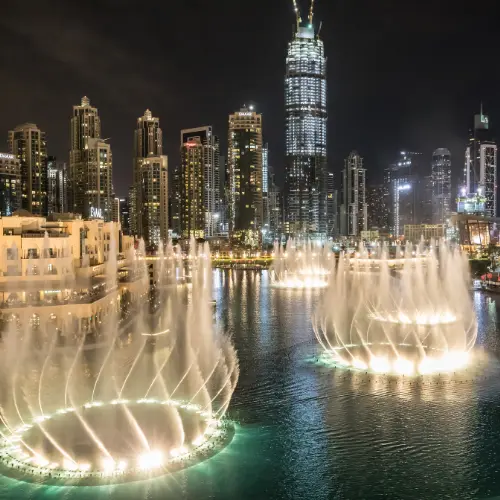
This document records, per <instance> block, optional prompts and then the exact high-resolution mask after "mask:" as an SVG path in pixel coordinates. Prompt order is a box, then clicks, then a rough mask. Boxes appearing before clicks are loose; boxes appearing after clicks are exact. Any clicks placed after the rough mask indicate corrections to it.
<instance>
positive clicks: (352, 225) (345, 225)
mask: <svg viewBox="0 0 500 500" xmlns="http://www.w3.org/2000/svg"><path fill="white" fill-rule="evenodd" d="M340 228H341V233H342V235H343V236H359V235H360V234H361V231H366V230H367V228H368V206H367V204H366V169H364V168H363V158H361V156H360V155H359V154H358V153H357V152H356V151H351V153H350V154H349V156H348V157H347V158H346V159H345V166H344V170H343V171H342V206H341V209H340Z"/></svg>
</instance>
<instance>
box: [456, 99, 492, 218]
mask: <svg viewBox="0 0 500 500" xmlns="http://www.w3.org/2000/svg"><path fill="white" fill-rule="evenodd" d="M489 128H490V123H489V119H488V116H486V115H485V114H483V107H482V106H481V111H480V113H479V114H478V115H475V116H474V128H473V129H471V130H470V133H469V143H468V145H467V148H466V150H465V180H464V181H465V182H464V184H465V190H466V195H468V196H471V197H473V196H474V195H475V194H478V195H480V196H484V198H485V207H484V209H485V210H484V211H485V215H488V216H490V217H496V215H497V145H496V143H495V142H494V141H493V138H492V136H491V132H490V130H489Z"/></svg>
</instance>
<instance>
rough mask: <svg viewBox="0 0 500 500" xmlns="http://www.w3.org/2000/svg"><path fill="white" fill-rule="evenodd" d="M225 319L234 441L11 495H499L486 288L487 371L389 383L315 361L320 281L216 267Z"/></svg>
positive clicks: (496, 396) (480, 299)
mask: <svg viewBox="0 0 500 500" xmlns="http://www.w3.org/2000/svg"><path fill="white" fill-rule="evenodd" d="M216 278H217V279H216V285H217V290H216V296H215V298H216V299H217V315H218V323H219V324H220V325H221V326H222V327H224V328H225V329H226V330H227V331H228V332H229V333H231V334H232V335H233V338H234V342H235V344H236V347H237V349H238V355H239V358H240V367H241V374H240V381H239V385H238V388H237V391H236V393H235V395H234V398H233V401H232V404H231V415H232V416H233V417H235V418H237V419H239V420H241V421H242V425H241V426H240V427H239V429H238V432H237V435H236V437H235V439H234V441H233V442H232V444H231V445H230V446H229V447H228V448H226V449H225V450H224V451H223V452H222V453H220V454H219V455H217V456H216V457H214V458H213V459H211V460H209V461H207V462H205V463H203V464H200V465H198V466H196V467H194V468H192V469H189V470H187V471H184V472H180V473H178V474H175V475H174V476H172V477H169V478H161V479H156V480H152V481H149V482H143V483H135V484H127V485H121V486H116V487H100V488H62V487H61V488H55V487H44V486H40V485H33V484H25V483H20V482H16V481H14V480H10V479H7V478H0V498H12V499H22V498H30V499H39V498H40V499H41V498H44V499H50V498H57V499H59V498H64V499H66V498H68V499H76V500H83V499H92V500H97V499H100V498H108V497H111V498H117V499H125V500H132V499H151V500H159V499H186V500H204V499H221V500H233V499H241V500H246V499H268V498H269V499H309V498H311V499H355V498H360V499H369V498H388V499H389V498H390V499H407V498H408V499H432V500H434V499H448V498H449V499H469V498H474V499H475V498H488V499H491V498H500V363H499V362H498V361H497V360H496V358H498V357H500V342H499V339H500V333H499V332H498V327H497V322H498V321H499V308H500V297H499V298H498V299H497V298H496V297H494V296H488V295H485V294H482V293H478V292H476V293H475V295H474V304H475V308H476V310H477V313H478V316H479V324H480V335H479V339H478V343H479V344H480V345H482V346H484V348H486V349H487V351H488V352H489V353H490V355H491V362H490V364H489V366H488V367H487V368H484V372H483V371H481V370H479V371H475V372H474V373H473V374H471V376H470V378H471V380H469V381H463V383H462V381H461V382H460V383H452V382H445V383H441V384H434V385H433V384H427V385H426V384H416V383H414V382H413V383H410V381H409V380H406V381H402V382H397V383H394V382H390V381H389V380H388V379H387V378H386V377H383V376H372V377H364V376H359V375H353V374H350V373H345V372H340V371H339V370H337V371H335V372H334V371H332V370H331V369H326V368H323V367H321V366H319V365H317V364H316V363H314V357H315V355H316V354H317V353H318V352H319V351H318V350H317V346H316V342H315V340H314V334H313V331H312V328H311V321H310V317H311V312H312V311H313V309H314V307H315V304H316V303H317V301H318V299H319V292H317V291H309V292H307V291H293V290H275V289H272V288H270V286H269V279H268V275H267V273H266V272H263V273H256V272H252V271H248V272H230V271H226V272H216Z"/></svg>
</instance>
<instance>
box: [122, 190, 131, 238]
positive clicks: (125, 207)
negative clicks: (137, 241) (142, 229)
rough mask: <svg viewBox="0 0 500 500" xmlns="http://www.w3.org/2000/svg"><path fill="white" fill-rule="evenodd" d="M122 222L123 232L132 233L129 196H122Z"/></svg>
mask: <svg viewBox="0 0 500 500" xmlns="http://www.w3.org/2000/svg"><path fill="white" fill-rule="evenodd" d="M120 224H121V226H122V232H123V234H126V235H129V234H130V209H129V198H120Z"/></svg>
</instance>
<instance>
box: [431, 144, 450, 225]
mask: <svg viewBox="0 0 500 500" xmlns="http://www.w3.org/2000/svg"><path fill="white" fill-rule="evenodd" d="M450 215H451V153H450V150H449V149H445V148H439V149H436V150H435V151H434V153H432V221H433V223H434V224H445V223H446V221H447V220H448V219H449V218H450Z"/></svg>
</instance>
